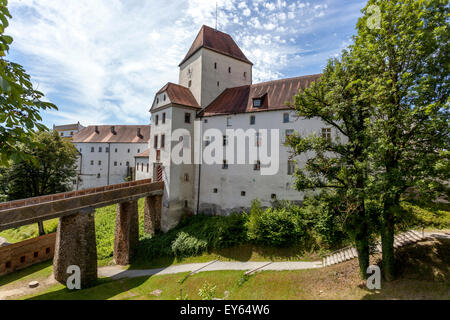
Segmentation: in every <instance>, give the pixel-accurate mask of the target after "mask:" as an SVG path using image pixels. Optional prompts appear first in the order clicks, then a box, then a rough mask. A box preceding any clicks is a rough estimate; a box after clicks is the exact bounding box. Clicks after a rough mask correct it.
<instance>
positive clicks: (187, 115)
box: [184, 112, 191, 123]
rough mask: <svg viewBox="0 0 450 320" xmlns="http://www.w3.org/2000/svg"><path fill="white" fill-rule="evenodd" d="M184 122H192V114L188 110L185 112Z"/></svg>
mask: <svg viewBox="0 0 450 320" xmlns="http://www.w3.org/2000/svg"><path fill="white" fill-rule="evenodd" d="M184 123H191V114H190V113H188V112H186V113H185V114H184Z"/></svg>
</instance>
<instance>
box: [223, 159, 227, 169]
mask: <svg viewBox="0 0 450 320" xmlns="http://www.w3.org/2000/svg"><path fill="white" fill-rule="evenodd" d="M222 169H228V161H227V160H223V164H222Z"/></svg>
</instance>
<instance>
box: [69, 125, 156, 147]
mask: <svg viewBox="0 0 450 320" xmlns="http://www.w3.org/2000/svg"><path fill="white" fill-rule="evenodd" d="M96 127H97V129H98V133H97V132H95V128H96ZM112 127H114V132H115V134H114V133H113V132H112V131H113V130H112ZM139 129H140V134H141V135H140V136H138V130H139ZM149 140H150V125H134V126H124V125H114V126H112V125H111V126H88V127H86V128H84V129H83V130H81V131H79V132H78V133H77V134H75V135H74V136H73V140H72V142H75V143H76V142H85V143H91V142H100V143H148V141H149Z"/></svg>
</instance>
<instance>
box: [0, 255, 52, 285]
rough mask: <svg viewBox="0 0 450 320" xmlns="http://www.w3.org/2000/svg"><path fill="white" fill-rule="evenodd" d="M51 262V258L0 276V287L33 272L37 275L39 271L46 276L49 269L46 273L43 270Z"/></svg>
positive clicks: (50, 264) (49, 265)
mask: <svg viewBox="0 0 450 320" xmlns="http://www.w3.org/2000/svg"><path fill="white" fill-rule="evenodd" d="M52 264H53V260H49V261H45V262H41V263H38V264H35V265H33V266H30V267H27V268H25V269H22V270H18V271H15V272H13V273H10V274H6V275H4V276H1V277H0V287H1V286H4V285H7V284H9V283H11V282H14V281H19V280H22V279H23V278H26V277H28V276H30V275H32V274H35V273H36V274H37V275H36V276H37V277H38V276H39V274H40V273H42V274H43V275H44V276H48V275H50V274H51V270H50V271H49V272H48V274H47V272H45V270H44V269H46V268H48V267H51V266H52Z"/></svg>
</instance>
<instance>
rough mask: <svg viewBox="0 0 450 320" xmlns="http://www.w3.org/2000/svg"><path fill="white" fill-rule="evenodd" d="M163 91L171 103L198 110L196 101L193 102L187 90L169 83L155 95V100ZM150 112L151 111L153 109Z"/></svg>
mask: <svg viewBox="0 0 450 320" xmlns="http://www.w3.org/2000/svg"><path fill="white" fill-rule="evenodd" d="M164 91H165V92H166V93H167V96H168V97H169V100H170V102H171V103H175V104H179V105H182V106H188V107H194V108H200V105H199V104H198V102H197V100H195V98H194V96H193V95H192V92H191V90H189V88H186V87H183V86H180V85H179V84H175V83H172V82H169V83H167V84H166V85H165V86H164V87H162V88H161V90H159V91H158V92H157V93H156V95H155V99H156V96H157V95H159V94H161V93H163V92H164ZM153 104H154V101H153ZM151 110H153V107H152V109H151ZM151 110H150V111H151Z"/></svg>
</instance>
